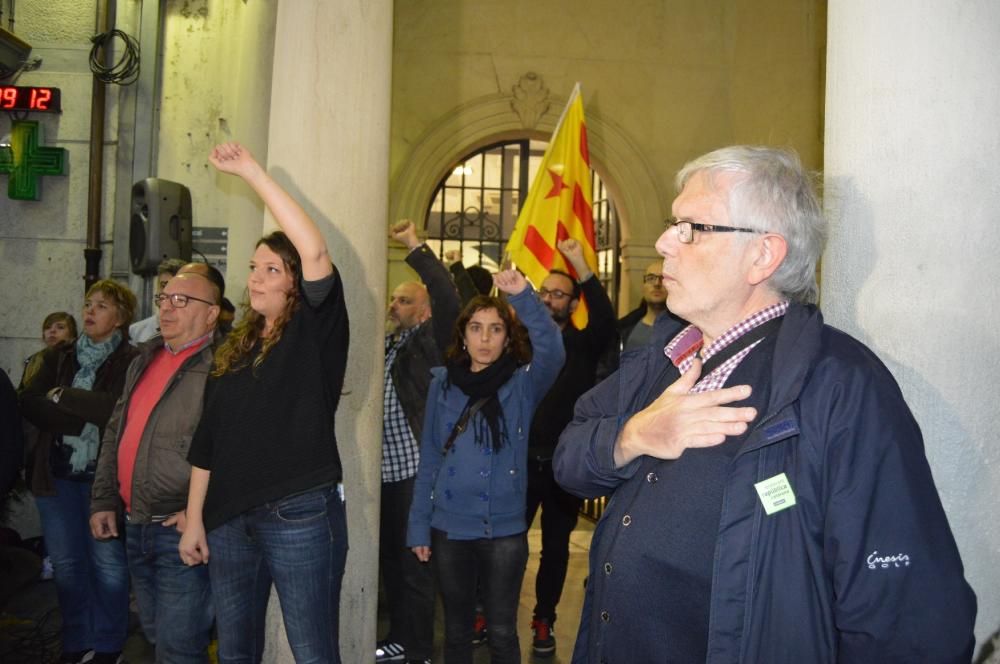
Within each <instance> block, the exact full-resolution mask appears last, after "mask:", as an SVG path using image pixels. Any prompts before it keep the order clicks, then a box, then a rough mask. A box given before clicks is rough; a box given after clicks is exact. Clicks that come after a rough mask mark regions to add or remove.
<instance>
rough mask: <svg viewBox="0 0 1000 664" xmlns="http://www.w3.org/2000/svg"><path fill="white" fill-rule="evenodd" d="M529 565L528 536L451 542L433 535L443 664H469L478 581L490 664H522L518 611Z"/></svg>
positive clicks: (433, 531) (444, 536)
mask: <svg viewBox="0 0 1000 664" xmlns="http://www.w3.org/2000/svg"><path fill="white" fill-rule="evenodd" d="M527 562H528V535H527V533H519V534H517V535H511V536H509V537H497V538H494V539H474V540H451V539H448V534H447V533H445V532H442V531H440V530H437V529H431V564H432V565H434V572H435V574H436V575H437V582H438V588H439V589H440V590H441V600H442V603H443V604H444V639H445V643H444V661H445V664H472V635H473V631H474V624H475V619H476V578H477V576H478V578H479V583H480V586H481V588H480V590H481V595H482V601H483V612H484V613H485V614H486V624H487V625H488V626H489V630H490V638H489V641H488V643H489V647H490V662H491V663H492V664H520V662H521V646H520V643H519V642H518V640H517V605H518V602H519V600H520V596H521V581H522V580H523V579H524V566H525V565H526V564H527Z"/></svg>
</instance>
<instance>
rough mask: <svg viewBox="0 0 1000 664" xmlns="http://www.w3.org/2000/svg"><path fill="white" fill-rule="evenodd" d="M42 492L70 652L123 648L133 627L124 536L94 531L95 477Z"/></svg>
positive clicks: (60, 482)
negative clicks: (92, 486) (92, 480)
mask: <svg viewBox="0 0 1000 664" xmlns="http://www.w3.org/2000/svg"><path fill="white" fill-rule="evenodd" d="M55 488H56V495H54V496H36V497H35V504H37V505H38V513H39V515H40V516H41V520H42V534H43V535H44V536H45V546H46V547H47V548H48V551H49V556H50V557H51V558H52V567H53V570H54V572H55V582H56V594H57V596H58V597H59V612H60V613H61V614H62V624H63V626H62V648H63V651H64V652H76V651H80V650H90V649H94V650H97V651H98V652H117V651H120V650H121V649H122V647H123V646H124V645H125V637H126V636H127V633H128V567H127V566H126V563H125V546H124V543H123V542H122V540H121V539H111V540H103V541H100V540H96V539H94V537H93V536H92V535H91V534H90V483H89V482H71V481H69V480H61V479H56V480H55Z"/></svg>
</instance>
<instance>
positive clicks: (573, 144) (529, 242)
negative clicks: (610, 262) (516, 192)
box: [507, 83, 597, 328]
mask: <svg viewBox="0 0 1000 664" xmlns="http://www.w3.org/2000/svg"><path fill="white" fill-rule="evenodd" d="M592 201H593V195H592V193H591V178H590V153H589V152H588V150H587V124H586V122H584V119H583V96H582V95H581V94H580V84H579V83H577V84H576V87H574V88H573V94H572V95H570V98H569V102H568V103H567V104H566V108H565V110H563V115H562V118H560V120H559V124H557V125H556V130H555V132H554V133H553V134H552V140H551V142H550V143H549V147H548V149H546V150H545V156H544V157H543V158H542V164H541V166H540V167H539V169H538V172H537V173H536V174H535V181H534V182H532V183H531V188H530V189H529V190H528V198H527V200H526V201H525V203H524V207H522V208H521V213H520V214H519V215H518V217H517V224H515V226H514V232H513V233H512V234H511V236H510V240H509V241H508V242H507V255H508V257H509V258H510V259H511V260H512V261H513V262H514V264H515V265H516V266H517V267H518V268H519V269H520V270H521V271H522V272H524V274H525V276H527V277H528V279H529V280H530V281H531V283H532V284H533V285H534V286H535V287H536V288H537V287H539V286H541V284H542V281H543V280H544V279H545V277H547V276H548V274H549V271H550V270H553V269H559V270H562V271H564V272H567V273H569V274H571V275H573V277H574V278H576V277H577V275H576V271H575V270H574V269H573V266H572V265H570V264H569V262H568V261H567V260H566V259H565V258H563V255H562V254H561V253H559V250H558V249H556V242H558V241H559V240H563V239H566V238H575V239H576V240H577V241H578V242H579V243H580V245H581V246H582V247H583V255H584V257H585V258H586V259H587V265H589V266H590V270H591V271H592V272H594V273H595V274H596V273H597V253H596V251H595V248H596V246H597V243H596V241H595V239H594V217H593V214H592V212H591V204H592ZM573 324H574V325H576V327H577V328H583V327H586V325H587V304H586V302H584V301H583V299H582V298H581V300H580V306H578V307H577V309H576V313H574V314H573Z"/></svg>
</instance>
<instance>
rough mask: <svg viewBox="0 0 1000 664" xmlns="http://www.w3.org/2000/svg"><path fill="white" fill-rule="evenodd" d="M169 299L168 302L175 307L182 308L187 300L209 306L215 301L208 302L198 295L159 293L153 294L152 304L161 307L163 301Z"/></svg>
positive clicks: (213, 304)
mask: <svg viewBox="0 0 1000 664" xmlns="http://www.w3.org/2000/svg"><path fill="white" fill-rule="evenodd" d="M167 300H170V304H172V305H174V307H175V308H177V309H183V308H184V307H186V306H187V305H188V302H189V301H191V300H195V301H197V302H204V303H205V304H207V305H208V306H210V307H214V306H215V302H209V301H208V300H203V299H201V298H200V297H195V296H194V295H184V294H183V293H171V294H170V295H167V294H166V293H160V294H159V295H154V296H153V304H155V305H156V306H158V307H162V306H163V303H164V302H166V301H167Z"/></svg>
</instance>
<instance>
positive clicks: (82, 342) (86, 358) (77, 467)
mask: <svg viewBox="0 0 1000 664" xmlns="http://www.w3.org/2000/svg"><path fill="white" fill-rule="evenodd" d="M121 342H122V331H121V330H119V329H115V331H114V332H113V333H112V334H111V336H110V337H108V338H107V339H106V340H104V341H101V342H94V341H92V340H91V339H90V337H88V336H87V335H86V334H81V335H80V336H79V338H77V340H76V361H77V363H78V364H79V365H80V370H79V371H77V372H76V375H75V376H73V387H76V388H79V389H82V390H90V389H92V388H93V387H94V380H95V379H96V378H97V370H98V369H99V368H100V367H101V365H102V364H104V360H106V359H108V356H109V355H111V353H113V352H114V351H115V349H116V348H118V345H119V344H120V343H121ZM62 442H63V445H66V446H68V447H70V448H72V450H73V454H72V456H70V458H69V463H70V466H71V467H72V469H73V470H72V472H73V473H83V472H86V471H87V470H88V469H89V468H88V467H89V466H92V465H95V464H96V461H97V449H98V447H99V446H100V444H101V434H100V430H99V429H98V428H97V425H95V424H91V423H90V422H87V423H86V424H84V425H83V431H81V432H80V435H79V436H63V438H62Z"/></svg>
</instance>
